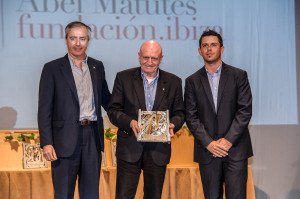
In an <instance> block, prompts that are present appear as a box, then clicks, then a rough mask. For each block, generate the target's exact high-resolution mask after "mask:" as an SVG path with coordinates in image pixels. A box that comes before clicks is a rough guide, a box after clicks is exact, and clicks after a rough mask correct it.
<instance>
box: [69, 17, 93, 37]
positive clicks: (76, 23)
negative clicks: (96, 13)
mask: <svg viewBox="0 0 300 199" xmlns="http://www.w3.org/2000/svg"><path fill="white" fill-rule="evenodd" d="M81 26H84V27H85V28H86V31H87V36H88V40H90V39H91V32H92V29H91V28H90V27H89V26H88V25H86V24H84V23H82V22H80V21H73V22H71V23H69V24H68V25H67V26H66V28H65V38H66V39H67V38H68V33H69V30H70V29H71V28H75V27H81Z"/></svg>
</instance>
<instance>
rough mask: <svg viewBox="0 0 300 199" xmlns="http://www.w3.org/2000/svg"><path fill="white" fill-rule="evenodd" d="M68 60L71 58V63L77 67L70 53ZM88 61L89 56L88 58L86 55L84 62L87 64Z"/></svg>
mask: <svg viewBox="0 0 300 199" xmlns="http://www.w3.org/2000/svg"><path fill="white" fill-rule="evenodd" d="M68 58H69V61H70V63H72V65H73V66H76V64H75V62H74V59H73V57H72V56H71V55H70V54H69V53H68ZM87 60H88V56H87V54H85V58H84V60H82V62H83V63H85V64H87Z"/></svg>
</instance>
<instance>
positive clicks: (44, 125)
mask: <svg viewBox="0 0 300 199" xmlns="http://www.w3.org/2000/svg"><path fill="white" fill-rule="evenodd" d="M50 69H51V67H50V65H47V64H46V65H45V66H44V68H43V71H42V74H41V79H40V86H39V99H38V127H39V134H40V140H41V148H43V147H44V146H45V145H53V138H52V113H53V103H54V100H53V97H54V79H53V74H52V71H51V70H50Z"/></svg>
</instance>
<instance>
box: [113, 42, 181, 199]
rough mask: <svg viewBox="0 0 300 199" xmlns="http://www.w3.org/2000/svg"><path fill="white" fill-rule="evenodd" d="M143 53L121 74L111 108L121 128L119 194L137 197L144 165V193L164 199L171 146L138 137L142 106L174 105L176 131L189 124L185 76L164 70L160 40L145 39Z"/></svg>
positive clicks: (172, 129) (158, 108) (171, 107)
mask: <svg viewBox="0 0 300 199" xmlns="http://www.w3.org/2000/svg"><path fill="white" fill-rule="evenodd" d="M138 56H139V62H140V67H137V68H132V69H128V70H125V71H122V72H119V73H118V74H117V76H116V79H115V83H114V89H113V92H112V97H111V101H110V105H109V110H108V116H109V119H110V121H111V122H112V123H113V124H114V125H116V126H117V127H118V128H119V130H118V139H117V152H116V156H117V187H116V198H117V199H122V198H124V199H131V198H132V199H133V198H134V196H135V193H136V188H137V185H138V182H139V177H140V173H141V170H143V175H144V198H145V199H160V198H161V193H162V187H163V183H164V178H165V172H166V165H167V164H168V163H169V161H170V156H171V145H170V144H169V143H158V142H157V143H155V142H153V143H150V142H145V143H142V142H137V138H136V137H137V133H138V132H139V131H140V129H139V127H138V123H137V120H138V110H139V109H141V110H144V111H145V110H148V111H151V110H152V111H166V110H169V115H170V123H171V124H170V133H171V136H173V135H174V133H175V132H176V131H178V130H179V129H180V127H181V126H182V124H183V123H184V104H183V97H182V86H181V79H180V78H179V77H177V76H175V75H173V74H171V73H168V72H165V71H163V70H161V69H159V65H160V63H161V60H162V58H163V54H162V49H161V46H160V45H159V44H158V43H157V42H155V41H153V40H150V41H147V42H145V43H144V44H143V45H142V46H141V48H140V52H139V53H138Z"/></svg>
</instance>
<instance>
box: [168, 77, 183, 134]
mask: <svg viewBox="0 0 300 199" xmlns="http://www.w3.org/2000/svg"><path fill="white" fill-rule="evenodd" d="M179 80H180V81H178V86H177V88H176V93H175V98H174V105H173V107H172V113H171V116H170V122H171V123H172V124H174V125H175V128H174V133H175V132H177V131H178V130H179V129H180V128H181V127H182V125H183V123H184V121H185V114H184V103H183V96H182V81H181V79H179Z"/></svg>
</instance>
